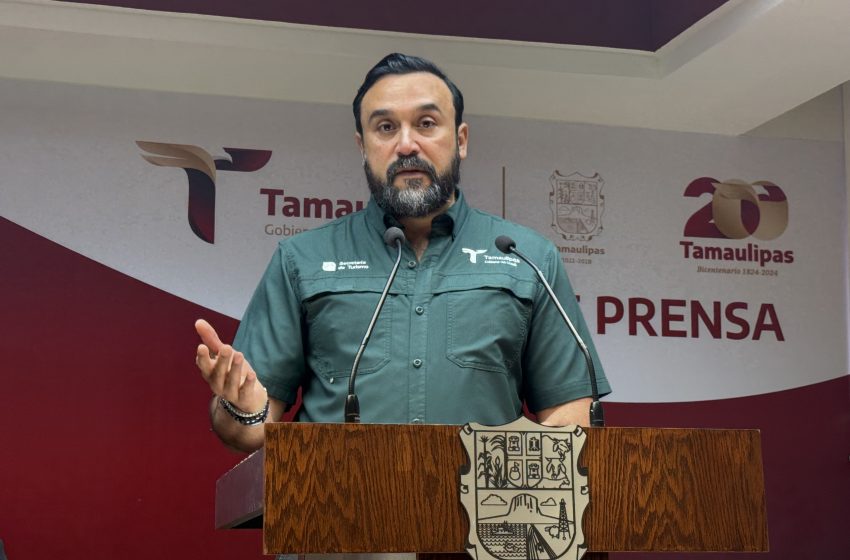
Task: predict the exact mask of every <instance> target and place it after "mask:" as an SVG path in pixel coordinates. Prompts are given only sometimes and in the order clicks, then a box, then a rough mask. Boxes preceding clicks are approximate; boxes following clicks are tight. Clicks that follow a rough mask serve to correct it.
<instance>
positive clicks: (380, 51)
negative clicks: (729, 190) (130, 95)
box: [0, 0, 850, 135]
mask: <svg viewBox="0 0 850 560" xmlns="http://www.w3.org/2000/svg"><path fill="white" fill-rule="evenodd" d="M0 22H3V23H2V25H0V49H2V52H4V53H13V56H4V57H2V59H0V77H5V78H14V79H26V80H39V81H57V82H68V83H78V84H85V85H96V86H105V87H118V88H130V89H142V90H156V91H172V92H181V93H196V94H205V95H221V96H237V97H249V98H262V99H272V100H288V101H308V102H319V103H333V104H344V105H348V104H349V103H350V102H351V98H352V96H353V93H354V91H355V89H356V87H357V85H358V84H359V83H360V81H361V80H362V77H363V75H364V74H365V72H366V71H367V70H368V68H369V67H370V66H371V65H372V64H373V63H374V62H375V61H377V60H378V59H379V58H380V57H381V56H383V55H384V54H386V53H387V52H390V51H402V52H409V53H412V54H418V55H422V56H426V57H428V58H431V59H433V60H434V61H435V62H437V63H438V64H439V65H440V66H442V67H444V69H445V70H446V72H447V73H448V74H449V75H451V76H452V77H453V79H455V81H456V82H458V84H459V86H460V87H461V88H462V89H463V91H464V94H465V96H466V98H467V106H468V108H469V112H470V113H471V114H478V115H497V116H509V117H519V118H532V119H544V120H554V121H567V122H582V123H592V124H602V125H610V126H629V127H642V128H654V129H665V130H682V131H695V132H709V133H719V134H733V135H737V134H742V133H744V132H747V131H749V130H751V129H753V128H755V127H757V126H759V125H761V124H763V123H765V122H767V121H769V120H771V119H773V118H775V117H776V116H778V115H781V114H782V113H785V112H786V111H788V110H790V109H792V108H793V107H796V106H797V105H800V104H802V103H803V102H805V101H808V100H809V99H812V98H814V97H816V96H818V95H819V94H821V93H823V92H825V91H827V90H829V89H831V88H833V87H835V86H836V85H838V84H840V83H843V82H845V81H847V80H848V79H850V61H848V60H847V59H846V56H843V54H842V53H846V52H850V34H848V33H846V30H847V29H850V2H846V0H819V1H818V2H807V1H803V0H784V1H783V0H734V1H732V2H729V3H727V4H726V5H724V6H722V7H721V8H720V9H718V10H716V12H715V13H712V14H710V15H709V16H708V17H706V18H704V19H703V20H701V21H700V22H698V23H697V24H696V25H694V26H693V27H692V28H691V29H689V30H688V31H686V32H685V33H683V34H682V35H681V36H679V37H678V38H676V39H674V40H673V41H672V42H671V43H669V44H668V45H666V46H665V47H663V48H662V49H661V50H659V51H658V53H647V52H644V51H630V50H622V49H605V48H594V47H575V46H565V45H552V44H543V43H527V42H514V41H503V40H490V39H468V38H458V37H440V36H432V35H416V34H406V33H392V32H376V31H363V30H353V29H341V28H329V27H318V26H309V25H300V24H287V23H277V22H268V21H255V20H242V19H234V18H224V17H214V16H199V15H190V14H180V13H165V12H150V11H144V10H133V9H126V8H114V7H106V6H99V5H87V4H76V3H66V2H52V1H47V0H14V1H2V2H0Z"/></svg>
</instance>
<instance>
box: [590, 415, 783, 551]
mask: <svg viewBox="0 0 850 560" xmlns="http://www.w3.org/2000/svg"><path fill="white" fill-rule="evenodd" d="M588 436H589V437H588V443H587V446H586V447H585V457H584V458H586V461H587V465H588V467H589V471H588V484H589V486H590V489H591V507H590V511H589V512H588V513H586V514H585V521H584V527H585V529H584V530H585V534H586V535H587V536H588V543H589V546H590V549H591V550H607V551H628V550H633V551H638V550H640V551H651V550H654V551H695V550H701V551H740V552H758V551H767V550H768V541H767V519H766V515H765V498H764V478H763V473H762V458H761V437H760V434H759V432H758V431H756V430H685V429H648V428H601V429H600V428H598V429H593V430H590V433H589V435H588Z"/></svg>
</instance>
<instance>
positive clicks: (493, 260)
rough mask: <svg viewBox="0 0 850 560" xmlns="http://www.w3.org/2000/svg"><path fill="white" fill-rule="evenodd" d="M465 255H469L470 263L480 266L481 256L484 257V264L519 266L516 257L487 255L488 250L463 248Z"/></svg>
mask: <svg viewBox="0 0 850 560" xmlns="http://www.w3.org/2000/svg"><path fill="white" fill-rule="evenodd" d="M461 251H463V252H464V253H465V254H467V255H469V262H471V263H472V264H478V262H480V261H479V260H478V256H479V255H483V258H484V264H506V265H509V266H517V265H518V264H519V259H518V258H516V257H510V256H507V255H485V254H484V253H486V252H487V249H469V248H467V247H463V248H462V249H461Z"/></svg>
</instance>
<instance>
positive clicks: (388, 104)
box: [196, 54, 610, 451]
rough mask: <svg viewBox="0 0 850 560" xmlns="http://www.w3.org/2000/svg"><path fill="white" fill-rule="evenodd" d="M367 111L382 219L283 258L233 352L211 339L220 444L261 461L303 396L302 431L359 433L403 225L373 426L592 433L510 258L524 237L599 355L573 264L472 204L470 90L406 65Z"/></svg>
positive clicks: (378, 73) (554, 339)
mask: <svg viewBox="0 0 850 560" xmlns="http://www.w3.org/2000/svg"><path fill="white" fill-rule="evenodd" d="M353 109H354V118H355V125H356V129H357V133H356V134H355V140H356V142H357V146H358V148H359V149H360V152H361V154H362V155H363V168H364V170H365V173H366V179H367V182H368V184H369V188H370V190H371V193H372V199H371V201H370V203H369V205H368V206H367V208H366V209H365V210H363V211H360V212H356V213H354V214H349V215H347V216H345V217H343V218H340V219H338V220H335V221H333V222H331V223H329V224H326V225H324V226H322V227H319V228H316V229H313V230H310V231H307V232H304V233H302V234H300V235H298V236H295V237H293V238H290V239H287V240H284V241H281V242H280V244H279V246H278V249H277V251H276V253H275V254H274V256H273V258H272V261H271V263H270V264H269V267H268V269H267V270H266V273H265V275H264V277H263V279H262V281H261V282H260V285H259V286H258V288H257V290H256V292H255V293H254V296H253V298H252V300H251V302H250V304H249V305H248V309H247V310H246V312H245V316H244V317H243V319H242V323H241V325H240V327H239V331H238V333H237V335H236V339H235V340H234V343H233V347H231V346H229V345H226V344H223V343H222V342H221V340H219V338H218V336H217V335H216V333H215V331H214V330H213V328H212V327H211V326H210V325H209V324H208V323H206V322H205V321H202V320H200V321H198V322H197V323H196V329H197V331H198V334H199V335H200V337H201V340H202V344H201V345H199V346H198V351H197V356H196V361H197V364H198V367H199V369H200V370H201V374H202V376H203V377H204V379H205V380H206V381H207V382H208V383H209V385H210V387H211V389H212V391H213V393H214V398H213V400H212V403H211V418H212V424H213V429H214V430H215V431H216V433H217V434H218V435H219V437H221V439H222V440H223V441H224V442H225V443H226V444H228V445H230V446H232V447H235V448H237V449H241V450H244V451H251V450H254V449H257V448H258V447H260V446H261V445H262V441H263V439H262V438H263V430H262V423H263V422H267V421H273V420H277V419H279V418H280V416H281V415H282V413H283V412H284V410H285V408H286V407H287V406H289V405H291V404H292V403H294V402H295V400H296V395H297V392H298V390H299V388H300V389H301V391H302V407H301V409H300V411H299V415H298V419H299V420H301V421H310V422H339V421H342V418H343V403H344V401H345V396H346V394H347V381H348V374H349V371H350V368H351V365H352V362H353V360H354V356H355V353H356V351H357V349H358V346H359V343H360V341H361V337H362V336H363V333H364V332H365V330H366V327H367V325H368V322H369V319H370V317H371V315H372V313H373V311H374V308H375V305H376V303H377V301H378V298H379V295H380V293H381V292H382V290H383V287H384V284H385V282H386V279H387V277H388V276H389V273H390V270H391V268H392V265H393V263H394V261H395V256H396V254H397V252H396V251H397V250H396V249H395V248H391V247H388V246H386V245H385V244H384V242H383V235H384V232H385V231H386V229H387V228H388V227H391V226H397V227H400V228H402V229H403V231H404V234H405V237H406V240H407V241H406V243H405V244H404V247H403V266H402V267H401V269H400V271H399V275H398V277H397V278H396V280H395V283H394V284H393V287H392V289H391V291H390V295H389V298H388V300H387V303H386V305H385V307H384V309H383V311H382V312H381V316H380V319H379V321H378V324H377V326H376V328H375V330H374V332H373V334H372V339H371V342H370V344H369V346H368V347H367V350H366V352H365V354H364V355H363V358H362V360H361V362H360V369H359V373H358V385H357V389H358V395H359V398H360V402H361V407H362V410H361V412H362V421H363V422H380V423H420V422H422V423H441V424H463V423H465V422H469V421H476V422H481V423H484V424H491V425H493V424H503V423H506V422H509V421H512V420H514V419H515V418H517V416H519V415H520V414H521V413H522V403H523V401H525V402H526V403H527V404H528V407H529V409H530V410H531V411H533V412H535V413H536V414H537V417H538V420H539V421H541V422H543V423H547V424H553V425H565V424H582V425H587V424H588V422H589V420H588V407H589V401H590V399H589V398H588V396H589V395H590V394H591V390H590V383H589V381H588V379H587V373H586V367H585V362H584V358H583V355H582V354H581V352H580V351H579V349H578V348H577V345H576V344H575V342H574V341H573V339H572V337H571V335H570V333H569V331H568V330H567V329H566V328H565V326H564V325H563V322H562V320H561V317H560V316H559V315H558V314H557V311H556V309H555V307H554V305H553V304H552V303H551V302H550V301H549V299H548V297H547V295H546V293H545V291H544V288H543V287H542V286H541V285H540V283H539V282H538V280H537V279H536V277H535V276H534V273H533V271H532V270H531V269H530V268H529V267H527V266H526V265H525V264H522V263H520V262H519V260H518V259H516V258H514V257H508V256H505V255H501V254H500V253H498V252H497V251H495V250H494V249H495V248H494V246H493V242H494V240H495V239H496V237H498V236H500V235H507V236H509V237H511V238H513V239H514V240H516V242H517V246H518V247H520V248H521V249H522V250H523V252H524V253H526V254H527V255H529V256H530V257H531V259H532V260H533V261H535V262H537V263H538V265H540V266H541V268H542V269H543V271H544V274H546V276H547V278H548V279H549V281H550V282H551V284H552V286H553V289H554V290H555V292H556V293H557V295H558V297H559V298H560V300H561V302H562V304H563V305H564V306H565V309H566V310H567V313H568V314H570V316H571V317H572V318H573V320H574V322H575V323H576V326H577V328H578V330H579V332H580V333H581V334H582V336H583V338H584V339H585V340H586V341H587V342H588V343H589V342H590V336H589V333H588V332H587V327H586V325H585V323H584V320H583V318H582V316H581V312H580V311H579V309H578V306H577V304H576V300H575V295H574V294H573V291H572V288H571V287H570V284H569V281H568V279H567V277H566V274H565V272H564V270H563V266H562V265H561V262H560V256H559V254H558V252H557V250H556V249H555V247H554V246H553V245H552V243H551V242H549V241H548V240H546V239H545V238H543V237H542V236H540V235H539V234H537V233H535V232H533V231H532V230H530V229H527V228H525V227H522V226H519V225H517V224H513V223H510V222H507V221H505V220H503V219H501V218H498V217H496V216H492V215H489V214H486V213H484V212H481V211H478V210H475V209H472V208H470V207H469V206H468V205H467V204H466V201H465V200H464V196H463V193H462V192H461V191H460V190H459V189H458V187H457V185H458V183H459V181H460V162H461V160H463V159H465V158H466V155H467V147H468V139H469V127H468V125H467V124H466V123H465V122H463V96H462V95H461V93H460V91H459V90H458V88H457V87H456V86H455V85H454V84H453V83H452V82H451V81H450V80H449V79H448V78H447V77H446V76H445V75H444V74H443V73H442V72H441V71H440V70H439V69H438V68H437V67H436V66H434V65H433V64H432V63H431V62H428V61H426V60H423V59H421V58H417V57H411V56H406V55H401V54H391V55H389V56H387V57H385V58H384V59H383V60H381V61H380V62H379V63H378V64H377V65H376V66H375V67H374V68H372V70H370V71H369V73H368V74H367V76H366V79H365V81H364V83H363V85H361V86H360V89H359V90H358V92H357V96H356V97H355V99H354V104H353ZM589 346H590V349H591V354H592V356H593V359H594V363H595V364H597V365H596V371H597V376H598V386H599V392H600V394H606V393H608V392H609V391H610V388H609V386H608V382H607V380H606V379H605V376H604V374H602V371H601V367H600V366H599V365H598V357H597V356H596V352H595V350H594V349H593V347H592V344H591V345H589ZM234 348H236V349H238V350H235V349H234Z"/></svg>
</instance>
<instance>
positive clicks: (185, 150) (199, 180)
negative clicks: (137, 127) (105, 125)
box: [136, 141, 272, 243]
mask: <svg viewBox="0 0 850 560" xmlns="http://www.w3.org/2000/svg"><path fill="white" fill-rule="evenodd" d="M136 144H137V145H138V146H139V147H140V148H141V149H143V150H145V151H146V152H150V153H152V154H158V155H156V156H150V155H146V154H142V157H143V158H145V160H146V161H148V162H150V163H152V164H154V165H160V166H162V167H179V168H181V169H183V170H184V171H185V172H186V175H187V177H188V178H189V227H191V228H192V231H194V232H195V235H197V236H198V237H200V238H201V239H203V240H204V241H206V242H207V243H214V242H215V174H216V170H220V171H245V172H249V171H256V170H258V169H262V168H263V166H265V165H266V164H267V163H268V162H269V159H271V157H272V152H271V150H245V149H242V148H224V151H225V152H227V153H228V154H229V155H230V157H231V160H227V159H215V160H214V159H213V157H212V156H211V155H210V154H209V153H207V152H206V151H204V150H203V149H202V148H199V147H198V146H192V145H189V144H165V143H162V142H142V141H138V142H136Z"/></svg>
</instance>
